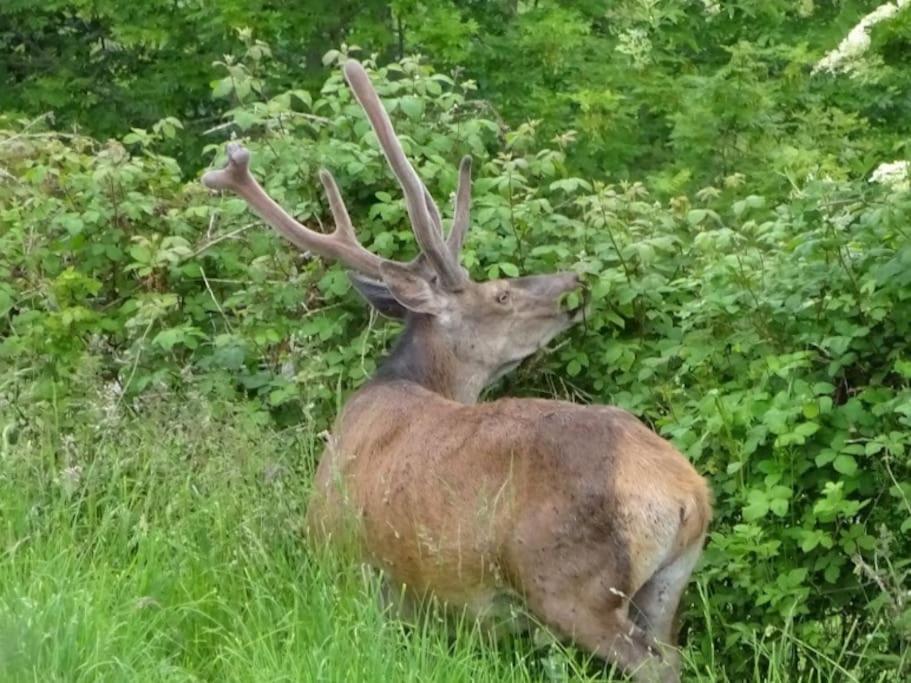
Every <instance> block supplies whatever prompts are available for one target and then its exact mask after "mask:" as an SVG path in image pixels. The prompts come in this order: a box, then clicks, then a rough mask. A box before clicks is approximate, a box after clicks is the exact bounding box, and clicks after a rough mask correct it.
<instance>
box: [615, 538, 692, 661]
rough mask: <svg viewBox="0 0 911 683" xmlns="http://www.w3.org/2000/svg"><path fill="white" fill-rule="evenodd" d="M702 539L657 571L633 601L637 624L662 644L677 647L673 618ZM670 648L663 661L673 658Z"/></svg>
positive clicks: (634, 618)
mask: <svg viewBox="0 0 911 683" xmlns="http://www.w3.org/2000/svg"><path fill="white" fill-rule="evenodd" d="M704 538H705V537H704V536H700V537H699V538H698V539H697V540H696V541H695V542H694V543H692V544H691V545H690V546H688V547H687V548H685V549H684V550H683V552H681V553H680V554H679V555H677V557H675V558H674V559H673V560H672V561H671V562H669V563H667V564H666V565H664V566H663V567H662V568H661V569H659V570H658V571H656V572H655V573H654V574H653V575H652V577H651V578H650V579H649V580H648V581H646V583H645V584H644V585H643V586H642V588H640V589H639V590H638V591H637V592H636V594H635V595H634V596H633V599H632V606H631V608H630V612H631V614H632V617H633V620H634V621H635V622H636V624H637V625H638V626H639V627H640V628H642V629H643V630H644V631H646V632H647V633H648V634H649V635H650V636H652V638H654V639H655V640H656V641H658V642H659V643H661V644H662V645H667V646H670V648H674V647H676V645H677V633H676V632H675V631H676V629H675V619H676V616H677V608H678V606H679V604H680V598H681V597H682V596H683V591H684V590H685V589H686V585H687V583H688V582H689V579H690V574H692V572H693V568H694V567H695V566H696V562H697V561H698V560H699V556H700V555H701V554H702V544H703V540H704ZM670 648H668V649H667V651H666V652H665V658H675V657H676V652H672V651H671V650H670Z"/></svg>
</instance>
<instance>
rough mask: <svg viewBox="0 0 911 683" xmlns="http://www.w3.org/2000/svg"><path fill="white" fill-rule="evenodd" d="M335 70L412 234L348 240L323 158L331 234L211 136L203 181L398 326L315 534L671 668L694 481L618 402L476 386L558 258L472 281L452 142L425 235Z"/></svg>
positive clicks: (491, 605)
mask: <svg viewBox="0 0 911 683" xmlns="http://www.w3.org/2000/svg"><path fill="white" fill-rule="evenodd" d="M344 72H345V77H346V79H347V81H348V84H349V85H350V87H351V89H352V90H353V92H354V95H355V96H356V98H357V100H358V101H359V102H360V104H361V106H362V107H363V109H364V111H365V112H366V114H367V117H368V118H369V120H370V123H371V124H372V126H373V130H374V131H375V133H376V136H377V138H378V140H379V144H380V146H381V147H382V150H383V152H384V154H385V156H386V159H387V160H388V162H389V165H390V166H391V167H392V170H393V172H394V174H395V176H396V177H397V178H398V181H399V183H400V184H401V186H402V189H403V190H404V195H405V202H406V206H407V210H408V216H409V218H410V220H411V225H412V227H413V230H414V236H415V238H416V239H417V242H418V244H419V246H420V249H421V252H420V254H419V255H418V256H417V257H416V258H415V259H414V260H412V261H411V262H408V263H402V262H397V261H391V260H387V259H384V258H382V257H380V256H377V255H376V254H373V253H371V252H370V251H368V250H367V249H366V248H364V247H363V246H362V245H361V244H360V242H359V241H358V239H357V237H356V236H355V232H354V227H353V226H352V224H351V220H350V218H349V216H348V212H347V210H346V208H345V205H344V203H343V201H342V198H341V196H340V194H339V190H338V187H337V186H336V184H335V181H334V179H333V177H332V175H330V174H329V172H328V171H325V170H323V171H321V173H320V180H321V181H322V184H323V187H324V189H325V192H326V195H327V196H328V200H329V208H330V210H331V212H332V215H333V218H334V220H335V231H334V232H332V233H331V234H323V233H319V232H315V231H313V230H311V229H310V228H307V227H306V226H304V225H302V224H300V223H299V222H297V221H296V220H295V219H294V218H292V217H291V216H290V215H289V214H288V213H286V212H285V211H284V210H283V209H282V208H281V207H280V206H279V205H278V204H276V203H275V202H274V201H273V200H272V199H271V198H269V197H268V196H267V195H266V193H265V192H264V191H263V189H262V188H261V187H260V185H259V184H258V183H257V182H256V180H255V179H254V178H253V176H252V175H251V174H250V170H249V164H250V154H249V152H248V151H247V150H246V149H244V148H243V147H240V146H237V145H233V144H232V145H229V146H228V162H227V165H226V166H225V167H224V168H223V169H221V170H217V171H210V172H209V173H207V174H206V175H205V176H204V178H203V182H204V183H205V185H206V186H207V187H210V188H213V189H218V190H230V191H232V192H234V193H236V194H237V195H239V196H241V197H242V198H243V199H245V200H246V201H247V203H248V204H249V206H250V208H251V209H252V210H253V211H255V212H256V213H257V214H258V215H259V216H260V217H261V218H262V219H263V220H264V221H265V222H266V223H268V224H269V225H270V226H272V227H273V228H275V229H276V230H277V231H278V232H280V233H281V234H282V235H283V236H284V237H286V238H287V239H288V240H289V241H291V242H293V243H294V244H295V245H296V246H297V247H299V248H301V249H305V250H309V251H311V252H313V253H315V254H318V255H320V256H322V257H324V258H327V259H336V260H338V261H340V262H342V263H343V264H344V265H345V266H347V267H349V268H350V269H351V270H352V271H353V272H352V273H351V275H350V276H351V280H352V282H353V284H354V285H355V287H356V288H357V289H358V290H359V291H360V293H361V294H362V295H363V296H364V297H365V298H366V299H367V300H368V301H369V302H370V303H371V304H372V305H373V306H374V307H375V308H376V309H378V310H379V311H380V312H381V313H383V314H384V315H386V316H389V317H392V318H398V319H401V320H404V323H405V330H404V333H403V334H402V336H401V338H400V339H399V340H398V343H397V344H396V346H395V348H394V349H393V351H392V352H391V355H390V356H389V358H388V359H387V360H386V361H385V363H383V364H382V366H381V367H380V369H379V370H378V371H377V373H376V375H375V376H374V377H373V378H372V379H371V380H370V381H368V382H367V383H366V384H365V385H364V386H363V387H361V388H360V390H358V391H357V392H356V393H355V394H354V395H353V396H352V397H351V398H350V399H349V401H348V403H347V405H346V406H345V407H344V410H343V411H342V413H341V415H340V416H339V417H338V419H337V422H336V424H335V427H334V430H333V436H332V437H331V438H330V440H329V445H328V446H327V448H326V450H325V452H324V454H323V456H322V459H321V461H320V463H319V469H318V471H317V474H316V484H315V491H314V495H313V498H312V500H311V503H310V508H309V511H308V519H309V525H310V529H311V531H312V532H313V534H314V536H315V537H316V538H318V539H330V540H331V539H333V538H335V539H338V538H339V537H340V536H341V535H342V534H343V530H348V531H349V532H350V530H351V529H352V525H353V530H354V532H355V534H354V535H355V538H356V540H357V544H356V545H357V547H358V550H359V552H360V553H362V556H363V558H364V559H365V560H366V561H367V562H369V563H371V564H373V565H375V566H377V567H379V568H380V569H382V571H383V572H384V575H385V577H386V579H387V581H388V582H389V585H391V586H394V587H396V590H398V589H399V588H400V589H401V594H402V596H403V598H404V599H406V601H410V600H411V599H413V598H421V597H422V596H426V595H433V596H435V597H437V598H438V599H440V600H441V601H442V602H443V604H445V605H448V606H450V607H455V608H459V609H464V610H467V612H468V613H470V614H472V615H475V616H477V617H478V618H489V617H494V618H496V617H498V616H501V617H502V616H503V615H504V614H507V613H509V612H510V611H511V612H512V613H515V610H514V609H512V608H513V607H515V606H516V605H521V606H522V609H523V611H524V613H526V614H528V615H530V616H531V617H532V618H534V619H536V620H538V621H539V622H542V623H543V624H545V625H547V626H548V627H550V628H551V629H552V630H553V631H554V632H555V633H556V634H558V635H559V636H560V637H562V638H565V639H568V640H571V641H572V642H574V643H575V644H576V645H578V646H580V647H582V648H584V649H585V650H587V651H589V652H591V653H592V654H594V655H596V656H597V657H600V658H603V659H605V660H607V661H609V662H613V663H615V664H617V665H618V666H619V667H620V668H622V669H623V670H624V671H626V672H628V673H630V674H632V675H633V676H635V677H636V678H637V680H661V681H675V680H678V676H679V674H678V669H679V663H678V658H677V654H676V652H675V650H674V648H673V646H674V643H675V633H674V630H675V629H674V626H673V622H674V617H675V612H676V610H677V605H678V602H679V600H680V596H681V593H682V592H683V590H684V587H685V586H686V584H687V581H688V579H689V576H690V573H691V572H692V570H693V567H694V565H695V564H696V561H697V560H698V558H699V555H700V553H701V549H702V545H703V541H704V539H705V535H706V529H707V526H708V523H709V518H710V516H711V504H710V495H709V490H708V488H707V486H706V483H705V481H704V480H703V479H702V477H700V476H699V475H698V474H697V473H696V471H695V470H694V469H693V467H692V466H691V465H690V463H689V462H688V461H687V460H686V458H684V457H683V456H682V455H681V454H680V453H679V452H678V451H677V450H676V449H675V448H674V447H673V446H671V445H670V444H669V443H668V442H667V441H665V440H664V439H662V438H660V437H659V436H657V435H656V434H655V433H654V432H652V431H651V430H649V429H648V428H647V427H646V426H644V425H643V424H642V423H641V422H640V421H639V420H637V419H636V418H635V417H633V416H632V415H630V414H629V413H627V412H625V411H623V410H621V409H619V408H613V407H607V406H581V405H575V404H573V403H568V402H564V401H553V400H538V399H515V398H505V399H500V400H497V401H493V402H489V403H477V399H478V396H479V394H480V392H481V391H482V390H483V389H484V387H485V386H487V385H488V384H490V383H491V382H493V381H494V380H495V379H496V378H498V377H500V376H502V375H503V374H504V373H506V372H509V371H510V370H512V369H513V368H514V367H516V365H517V364H518V363H519V362H520V361H521V360H522V359H523V358H525V357H527V356H529V355H531V354H532V353H534V352H535V351H537V350H538V349H540V348H541V347H543V346H544V345H545V344H547V343H548V342H549V341H550V340H551V339H552V338H553V337H554V336H556V335H557V334H559V333H560V332H561V331H563V330H565V329H566V328H568V327H569V326H570V325H572V324H573V323H574V322H575V321H577V320H578V319H579V318H580V311H578V310H576V311H567V310H564V308H563V306H562V305H561V302H562V300H563V298H564V295H566V294H567V293H569V292H571V291H573V290H575V289H576V288H577V287H578V286H579V281H578V278H577V277H576V275H575V274H572V273H558V274H552V275H540V276H535V277H520V278H514V279H502V280H495V281H491V282H473V281H472V280H470V279H469V278H468V275H467V274H466V272H465V271H464V270H463V269H462V267H461V266H460V265H459V260H458V259H459V251H460V248H461V246H462V241H463V239H464V237H465V233H466V231H467V229H468V225H469V207H470V185H471V169H470V166H471V164H470V159H468V158H467V157H466V158H465V159H464V160H463V161H462V164H461V166H460V171H459V185H458V188H457V191H456V197H455V212H454V218H453V221H452V228H451V231H450V233H449V236H448V238H444V236H443V229H442V221H441V218H440V212H439V209H438V208H437V205H436V204H435V203H434V201H433V199H432V198H431V197H430V195H429V193H428V191H427V189H426V188H425V186H424V184H423V182H422V181H421V180H420V178H419V177H418V175H417V173H416V172H415V170H414V168H413V167H412V165H411V163H410V162H409V161H408V160H407V158H406V157H405V154H404V151H403V149H402V146H401V144H400V142H399V140H398V138H397V137H396V135H395V132H394V131H393V129H392V124H391V123H390V120H389V117H388V115H387V114H386V111H385V110H384V109H383V106H382V104H381V103H380V100H379V97H378V96H377V94H376V92H375V90H374V89H373V86H372V85H371V83H370V80H369V79H368V77H367V74H366V72H365V71H364V69H363V67H362V66H361V65H360V64H359V63H357V62H354V61H349V62H348V63H347V64H346V65H345V67H344Z"/></svg>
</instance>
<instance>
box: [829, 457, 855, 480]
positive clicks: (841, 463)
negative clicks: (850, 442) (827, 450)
mask: <svg viewBox="0 0 911 683" xmlns="http://www.w3.org/2000/svg"><path fill="white" fill-rule="evenodd" d="M832 466H833V467H834V468H835V471H836V472H840V473H841V474H844V475H845V476H848V477H851V476H854V475H855V474H856V473H857V461H856V460H855V459H854V456H852V455H846V454H844V453H842V454H841V455H838V456H836V457H835V460H833V461H832Z"/></svg>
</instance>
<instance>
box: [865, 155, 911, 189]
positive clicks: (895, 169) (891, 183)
mask: <svg viewBox="0 0 911 683" xmlns="http://www.w3.org/2000/svg"><path fill="white" fill-rule="evenodd" d="M870 182H871V183H879V184H880V185H886V186H887V187H890V188H892V189H893V190H908V189H911V161H892V162H887V163H883V164H880V165H879V166H877V167H876V169H875V170H874V171H873V173H871V174H870Z"/></svg>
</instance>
